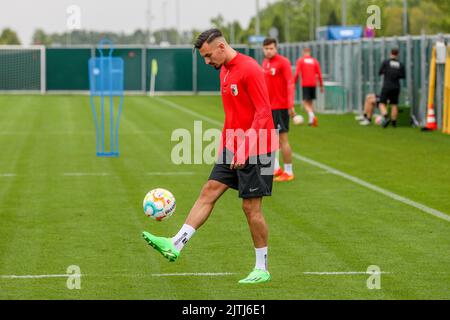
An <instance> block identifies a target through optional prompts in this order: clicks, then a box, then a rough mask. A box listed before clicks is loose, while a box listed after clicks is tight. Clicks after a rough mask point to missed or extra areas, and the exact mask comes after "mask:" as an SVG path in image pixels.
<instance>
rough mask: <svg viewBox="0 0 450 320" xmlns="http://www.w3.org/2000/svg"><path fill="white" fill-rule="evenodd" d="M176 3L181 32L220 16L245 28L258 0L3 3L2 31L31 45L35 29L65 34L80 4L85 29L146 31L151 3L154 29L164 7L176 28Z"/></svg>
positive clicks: (41, 0) (262, 4)
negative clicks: (73, 7) (7, 29)
mask: <svg viewBox="0 0 450 320" xmlns="http://www.w3.org/2000/svg"><path fill="white" fill-rule="evenodd" d="M177 1H179V3H180V26H181V29H182V30H187V29H192V28H197V29H205V28H208V27H210V19H211V18H212V17H215V16H217V15H218V14H219V13H221V14H222V15H223V16H224V17H225V21H227V22H229V21H232V20H238V21H239V22H240V23H241V25H242V26H243V27H245V28H246V27H247V26H248V23H249V21H250V18H251V17H252V16H254V15H255V13H256V0H150V1H149V0H128V1H123V0H109V1H108V0H0V29H3V28H5V27H10V28H12V29H13V30H15V31H16V32H17V33H18V34H19V37H20V40H21V42H22V43H23V44H29V43H30V42H31V37H32V34H33V31H34V30H35V29H36V28H42V29H44V30H45V31H46V32H63V31H66V30H67V20H68V17H69V14H68V13H67V12H66V10H67V8H68V7H69V6H71V5H77V6H78V7H79V8H80V9H81V26H82V29H87V30H96V31H124V32H127V33H129V32H132V31H134V30H136V29H138V28H140V29H145V27H146V11H147V3H148V2H151V3H152V12H153V14H152V16H153V19H152V29H159V28H161V27H163V25H164V14H163V12H164V10H163V8H164V7H165V8H166V10H165V12H166V14H165V16H166V26H167V27H175V26H176V23H177V19H176V14H175V12H176V10H175V8H176V2H177ZM276 1H278V0H259V3H260V7H261V8H263V7H265V6H266V5H267V4H268V3H274V2H276ZM164 3H166V5H165V6H164V5H163V4H164Z"/></svg>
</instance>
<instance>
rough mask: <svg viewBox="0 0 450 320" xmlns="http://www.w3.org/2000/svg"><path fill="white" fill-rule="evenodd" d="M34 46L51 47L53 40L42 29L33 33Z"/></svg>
mask: <svg viewBox="0 0 450 320" xmlns="http://www.w3.org/2000/svg"><path fill="white" fill-rule="evenodd" d="M32 41H33V44H41V45H45V46H49V45H51V44H52V38H51V37H50V36H49V35H47V34H46V33H45V31H44V30H42V29H36V30H35V31H34V33H33V40H32Z"/></svg>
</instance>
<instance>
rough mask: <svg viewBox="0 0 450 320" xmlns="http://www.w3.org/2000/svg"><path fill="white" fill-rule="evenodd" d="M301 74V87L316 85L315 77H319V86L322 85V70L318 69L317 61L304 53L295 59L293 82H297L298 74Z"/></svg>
mask: <svg viewBox="0 0 450 320" xmlns="http://www.w3.org/2000/svg"><path fill="white" fill-rule="evenodd" d="M300 73H301V75H302V87H315V86H317V78H316V75H317V77H318V78H319V82H320V86H321V87H323V80H322V72H321V71H320V64H319V61H317V60H316V59H314V58H313V57H311V56H309V55H306V56H303V57H301V58H300V59H298V60H297V66H296V68H295V77H294V84H295V83H297V81H298V77H299V74H300Z"/></svg>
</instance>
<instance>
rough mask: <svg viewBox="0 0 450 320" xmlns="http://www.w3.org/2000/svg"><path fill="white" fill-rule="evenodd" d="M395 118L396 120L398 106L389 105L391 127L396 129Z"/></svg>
mask: <svg viewBox="0 0 450 320" xmlns="http://www.w3.org/2000/svg"><path fill="white" fill-rule="evenodd" d="M397 118H398V106H397V105H396V104H392V105H391V120H392V126H393V127H394V128H395V127H397Z"/></svg>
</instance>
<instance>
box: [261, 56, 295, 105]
mask: <svg viewBox="0 0 450 320" xmlns="http://www.w3.org/2000/svg"><path fill="white" fill-rule="evenodd" d="M262 66H263V69H264V73H265V79H266V84H267V89H269V97H270V105H271V106H272V110H276V109H289V108H292V107H293V106H294V99H293V98H294V96H293V87H292V70H291V62H290V61H289V60H288V59H287V58H286V57H283V56H282V55H279V54H277V55H275V56H274V57H273V58H272V59H267V58H266V59H264V61H263V63H262Z"/></svg>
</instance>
